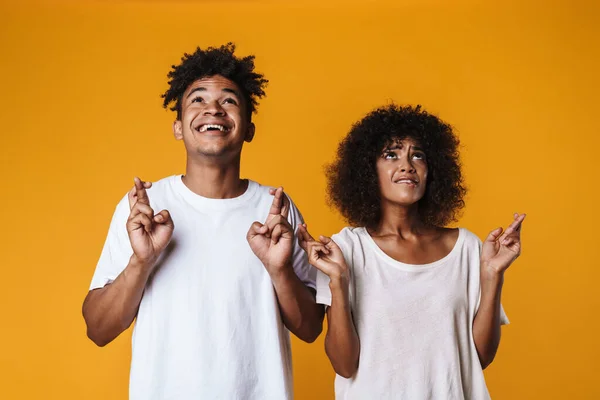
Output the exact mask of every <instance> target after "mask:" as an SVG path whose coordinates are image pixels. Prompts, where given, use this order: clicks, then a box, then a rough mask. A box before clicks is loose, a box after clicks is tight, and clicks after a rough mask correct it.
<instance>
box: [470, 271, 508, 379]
mask: <svg viewBox="0 0 600 400" xmlns="http://www.w3.org/2000/svg"><path fill="white" fill-rule="evenodd" d="M503 283H504V275H503V274H496V273H484V272H483V271H482V275H481V300H480V303H479V309H478V311H477V315H476V316H475V321H474V323H473V339H474V340H475V347H476V348H477V354H478V356H479V361H480V362H481V366H482V368H486V367H487V366H488V365H490V364H491V363H492V361H493V360H494V357H495V355H496V351H497V350H498V346H499V344H500V303H501V295H502V285H503Z"/></svg>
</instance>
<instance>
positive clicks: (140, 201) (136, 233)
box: [127, 177, 175, 268]
mask: <svg viewBox="0 0 600 400" xmlns="http://www.w3.org/2000/svg"><path fill="white" fill-rule="evenodd" d="M134 182H135V186H134V187H133V189H131V191H130V192H129V193H128V195H127V198H128V199H129V207H130V209H131V212H130V213H129V218H128V219H127V233H128V235H129V241H130V242H131V247H132V248H133V256H134V257H135V258H136V259H137V260H136V261H138V262H139V263H141V264H143V265H146V266H148V267H150V268H151V267H152V266H154V263H155V262H156V260H157V259H158V256H159V255H160V253H162V251H163V250H164V249H165V248H166V247H167V245H168V244H169V242H170V241H171V237H172V236H173V229H174V227H175V225H174V224H173V220H172V219H171V215H170V214H169V212H168V211H167V210H162V211H161V212H159V213H158V214H156V215H155V214H154V210H153V209H152V208H151V207H150V200H149V199H148V194H147V193H146V189H147V188H150V187H151V186H152V184H151V183H150V182H142V181H141V180H140V179H139V178H137V177H136V178H134Z"/></svg>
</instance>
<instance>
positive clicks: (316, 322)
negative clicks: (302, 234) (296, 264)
mask: <svg viewBox="0 0 600 400" xmlns="http://www.w3.org/2000/svg"><path fill="white" fill-rule="evenodd" d="M271 280H272V281H273V287H274V288H275V293H276V295H277V301H278V303H279V309H280V310H281V316H282V319H283V323H284V324H285V326H286V327H287V328H288V329H289V330H290V331H291V332H292V333H293V334H294V335H296V336H297V337H298V338H300V339H301V340H303V341H305V342H308V343H312V342H314V341H315V339H316V338H317V337H318V336H319V335H320V334H321V331H322V330H323V315H324V309H323V306H322V305H320V304H317V303H316V301H315V294H314V292H313V291H312V290H311V289H309V288H308V287H307V286H306V285H304V283H302V281H300V279H299V278H298V277H297V276H296V274H295V273H294V270H293V268H292V266H291V265H289V266H288V268H285V269H284V271H283V272H281V273H280V274H279V275H277V276H271Z"/></svg>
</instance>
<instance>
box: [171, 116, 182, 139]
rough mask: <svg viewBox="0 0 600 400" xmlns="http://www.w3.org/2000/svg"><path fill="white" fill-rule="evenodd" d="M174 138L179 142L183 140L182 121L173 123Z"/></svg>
mask: <svg viewBox="0 0 600 400" xmlns="http://www.w3.org/2000/svg"><path fill="white" fill-rule="evenodd" d="M173 136H175V139H177V140H181V139H183V125H182V123H181V121H180V120H176V121H175V122H173Z"/></svg>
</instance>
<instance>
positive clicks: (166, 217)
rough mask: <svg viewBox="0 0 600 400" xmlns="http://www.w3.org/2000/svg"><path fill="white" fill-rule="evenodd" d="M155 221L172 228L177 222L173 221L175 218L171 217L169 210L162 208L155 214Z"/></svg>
mask: <svg viewBox="0 0 600 400" xmlns="http://www.w3.org/2000/svg"><path fill="white" fill-rule="evenodd" d="M154 221H155V222H156V223H158V224H161V225H164V226H168V227H169V228H171V229H174V228H175V224H174V223H173V218H171V214H170V213H169V212H168V211H167V210H162V211H161V212H159V213H158V214H156V215H155V216H154Z"/></svg>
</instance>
